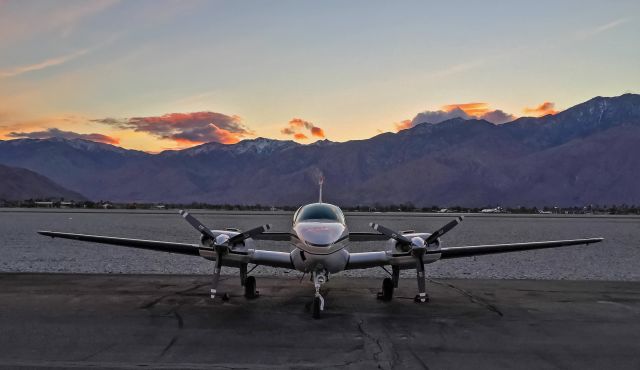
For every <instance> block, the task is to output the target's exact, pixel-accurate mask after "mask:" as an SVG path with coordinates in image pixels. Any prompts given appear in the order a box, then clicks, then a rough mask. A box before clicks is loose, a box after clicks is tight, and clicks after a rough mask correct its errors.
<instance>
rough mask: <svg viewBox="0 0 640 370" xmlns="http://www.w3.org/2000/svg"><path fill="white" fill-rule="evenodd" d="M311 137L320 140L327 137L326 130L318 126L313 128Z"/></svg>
mask: <svg viewBox="0 0 640 370" xmlns="http://www.w3.org/2000/svg"><path fill="white" fill-rule="evenodd" d="M311 135H312V136H315V137H320V138H324V137H325V135H324V130H323V129H321V128H320V127H317V126H314V127H311Z"/></svg>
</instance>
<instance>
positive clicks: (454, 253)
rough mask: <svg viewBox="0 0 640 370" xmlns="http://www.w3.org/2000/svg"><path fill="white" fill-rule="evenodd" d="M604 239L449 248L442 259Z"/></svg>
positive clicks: (560, 245) (593, 241)
mask: <svg viewBox="0 0 640 370" xmlns="http://www.w3.org/2000/svg"><path fill="white" fill-rule="evenodd" d="M603 240H604V239H603V238H590V239H570V240H554V241H546V242H529V243H510V244H490V245H473V246H466V247H447V248H441V249H440V251H439V252H440V253H442V255H441V257H440V258H441V259H447V258H459V257H471V256H480V255H485V254H496V253H506V252H518V251H525V250H531V249H544V248H556V247H565V246H569V245H579V244H585V245H586V244H592V243H599V242H601V241H603Z"/></svg>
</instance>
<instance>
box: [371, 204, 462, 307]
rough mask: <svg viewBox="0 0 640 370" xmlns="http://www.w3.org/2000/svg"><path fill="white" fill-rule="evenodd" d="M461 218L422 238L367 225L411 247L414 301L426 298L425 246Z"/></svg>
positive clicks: (459, 217) (373, 224)
mask: <svg viewBox="0 0 640 370" xmlns="http://www.w3.org/2000/svg"><path fill="white" fill-rule="evenodd" d="M462 219H463V217H462V216H458V217H456V219H455V220H453V221H451V222H449V223H447V224H446V225H444V226H443V227H441V228H439V229H438V230H436V231H434V232H433V233H432V234H431V235H429V236H428V237H427V238H426V239H423V238H421V237H419V236H414V237H412V238H411V239H409V238H407V237H406V236H404V235H402V234H401V233H399V232H397V231H394V230H391V229H389V228H387V227H384V226H382V225H380V224H376V223H373V222H372V223H370V224H369V226H371V227H372V228H373V229H374V230H376V231H378V232H379V233H381V234H383V235H386V236H388V237H389V238H391V239H394V240H395V241H396V242H398V243H399V244H400V245H403V246H410V247H411V255H412V256H413V258H414V259H415V260H416V276H417V279H418V295H416V298H415V301H416V302H426V301H427V299H428V297H427V291H426V286H425V285H426V284H425V273H424V259H423V256H424V255H425V253H426V251H427V246H428V245H430V244H433V243H435V242H436V241H437V240H438V238H439V237H441V236H442V235H444V234H446V233H447V232H449V231H450V230H451V229H453V228H454V227H456V226H457V225H458V224H459V223H460V222H462Z"/></svg>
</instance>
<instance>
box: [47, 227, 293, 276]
mask: <svg viewBox="0 0 640 370" xmlns="http://www.w3.org/2000/svg"><path fill="white" fill-rule="evenodd" d="M38 234H40V235H44V236H50V237H52V238H61V239H72V240H78V241H83V242H92V243H101V244H111V245H119V246H122V247H129V248H137V249H147V250H153V251H158V252H168V253H177V254H186V255H190V256H200V257H205V258H207V259H211V260H215V258H216V257H215V252H214V251H213V249H210V248H202V247H201V246H200V245H198V244H188V243H174V242H164V241H157V240H144V239H128V238H116V237H112V236H100V235H86V234H73V233H62V232H57V231H38ZM287 235H288V234H287ZM287 240H288V239H287ZM225 261H226V262H227V263H226V264H227V265H228V266H231V267H238V266H240V265H241V264H243V263H252V264H256V265H264V266H271V267H281V268H287V269H293V268H294V267H293V262H292V261H291V255H290V254H289V253H285V252H277V251H268V250H259V249H256V250H253V251H252V252H251V253H247V252H240V253H236V252H233V251H231V252H230V253H229V254H228V255H227V256H226V257H225Z"/></svg>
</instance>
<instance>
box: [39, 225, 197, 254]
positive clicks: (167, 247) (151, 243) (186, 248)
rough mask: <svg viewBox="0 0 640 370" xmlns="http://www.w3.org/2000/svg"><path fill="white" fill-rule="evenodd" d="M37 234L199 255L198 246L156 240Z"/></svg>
mask: <svg viewBox="0 0 640 370" xmlns="http://www.w3.org/2000/svg"><path fill="white" fill-rule="evenodd" d="M38 234H40V235H44V236H50V237H52V238H62V239H73V240H79V241H83V242H93V243H102V244H111V245H120V246H123V247H130V248H139V249H148V250H152V251H159V252H169V253H178V254H187V255H191V256H199V255H200V253H199V248H198V247H199V246H198V244H186V243H174V242H162V241H156V240H143V239H127V238H116V237H112V236H99V235H85V234H73V233H61V232H57V231H38Z"/></svg>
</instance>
